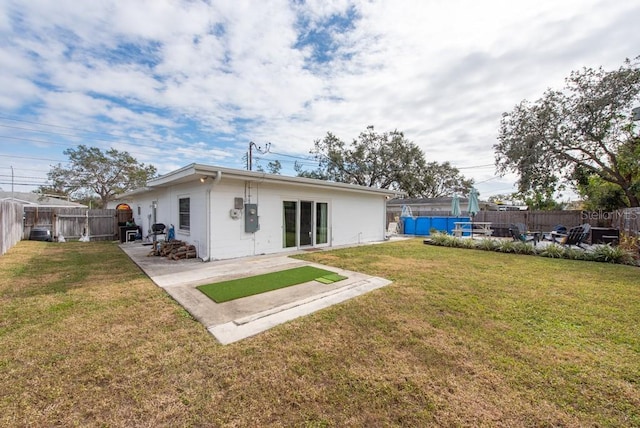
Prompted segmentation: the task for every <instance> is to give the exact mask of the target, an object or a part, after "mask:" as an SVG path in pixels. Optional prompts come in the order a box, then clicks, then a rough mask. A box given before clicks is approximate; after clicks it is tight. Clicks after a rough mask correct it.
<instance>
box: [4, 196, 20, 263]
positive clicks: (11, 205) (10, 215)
mask: <svg viewBox="0 0 640 428" xmlns="http://www.w3.org/2000/svg"><path fill="white" fill-rule="evenodd" d="M0 234H1V236H0V255H1V254H4V253H6V252H7V251H8V250H9V248H11V247H13V246H14V245H16V243H17V242H18V241H20V239H21V238H22V204H19V203H17V202H13V201H0Z"/></svg>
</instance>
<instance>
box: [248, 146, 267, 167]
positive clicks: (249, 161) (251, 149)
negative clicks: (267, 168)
mask: <svg viewBox="0 0 640 428" xmlns="http://www.w3.org/2000/svg"><path fill="white" fill-rule="evenodd" d="M254 147H255V148H256V150H257V151H258V152H260V153H262V154H263V155H266V154H267V153H269V149H270V148H271V143H267V144H266V145H265V149H264V150H263V149H262V147H261V146H258V145H257V144H256V143H254V142H253V141H250V142H249V153H248V155H247V170H248V171H252V170H253V148H254Z"/></svg>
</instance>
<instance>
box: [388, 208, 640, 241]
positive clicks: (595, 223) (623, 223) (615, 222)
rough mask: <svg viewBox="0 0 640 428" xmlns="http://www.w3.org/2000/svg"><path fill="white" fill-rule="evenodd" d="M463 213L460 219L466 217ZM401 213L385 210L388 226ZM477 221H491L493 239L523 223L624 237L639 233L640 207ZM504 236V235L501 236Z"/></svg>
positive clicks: (510, 214) (511, 214) (484, 215)
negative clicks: (604, 230)
mask: <svg viewBox="0 0 640 428" xmlns="http://www.w3.org/2000/svg"><path fill="white" fill-rule="evenodd" d="M450 215H451V213H450V212H448V211H425V210H413V216H414V217H446V216H450ZM468 216H469V215H468V213H466V212H462V214H461V217H468ZM399 217H400V211H398V210H396V209H395V207H394V208H393V209H387V224H389V222H392V221H396V218H399ZM474 220H475V221H478V222H491V227H492V229H494V230H495V231H499V232H500V233H494V236H509V235H508V228H509V225H510V224H515V223H524V224H525V225H526V226H527V228H528V229H529V230H539V231H543V232H545V231H551V230H553V228H554V227H555V226H556V225H563V226H565V227H567V228H571V227H573V226H578V225H580V224H583V223H589V224H590V225H591V226H592V227H605V228H608V227H610V228H614V229H618V230H620V232H624V233H625V234H627V235H632V236H638V235H639V234H640V208H626V209H622V210H618V211H613V212H606V211H582V210H572V211H480V212H479V213H478V214H477V215H476V216H475V218H474ZM504 233H506V234H504Z"/></svg>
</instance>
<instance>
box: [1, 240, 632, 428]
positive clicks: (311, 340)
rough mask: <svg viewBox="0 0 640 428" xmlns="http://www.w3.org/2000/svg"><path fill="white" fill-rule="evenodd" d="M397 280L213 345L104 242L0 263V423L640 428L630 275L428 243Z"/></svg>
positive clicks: (359, 253) (376, 257)
mask: <svg viewBox="0 0 640 428" xmlns="http://www.w3.org/2000/svg"><path fill="white" fill-rule="evenodd" d="M300 258H304V259H307V260H313V261H317V262H320V263H324V264H326V265H328V266H335V267H339V268H344V269H348V270H354V271H361V272H365V273H369V274H372V275H376V276H382V277H385V278H388V279H391V280H393V281H394V284H392V285H391V286H388V287H384V288H382V289H379V290H376V291H373V292H371V293H368V294H366V295H363V296H360V297H358V298H355V299H352V300H350V301H347V302H344V303H342V304H340V305H337V306H333V307H331V308H328V309H325V310H322V311H320V312H317V313H315V314H312V315H310V316H307V317H304V318H300V319H297V320H295V321H292V322H289V323H287V324H284V325H281V326H277V327H275V328H274V329H272V330H269V331H267V332H265V333H262V334H260V335H258V336H255V337H252V338H249V339H247V340H244V341H241V342H237V343H234V344H231V345H227V346H221V345H219V344H217V343H216V341H215V339H214V338H213V337H212V336H211V335H210V334H209V333H208V332H207V331H206V330H205V328H204V327H203V326H202V325H201V324H199V323H198V322H196V321H195V320H193V319H192V318H191V317H190V316H189V315H188V314H187V313H186V312H185V311H184V310H183V309H182V308H181V307H180V306H179V305H177V304H176V303H175V302H174V301H173V300H172V299H171V298H170V297H168V295H167V294H166V293H164V291H163V290H162V289H160V288H158V287H156V286H155V285H153V284H152V283H151V281H150V280H149V279H147V278H146V277H145V276H144V275H143V274H142V273H141V272H140V270H139V269H138V268H137V267H136V266H135V265H134V264H133V263H132V262H130V261H129V259H128V258H127V257H126V255H125V254H124V253H123V252H121V251H120V249H119V248H118V247H117V246H116V245H115V244H113V243H77V242H69V243H64V244H56V243H43V242H31V241H23V242H20V243H19V244H18V245H17V246H16V247H14V248H12V249H11V250H10V251H9V252H8V253H7V254H5V255H4V256H1V257H0V379H1V387H0V426H12V427H13V426H110V427H119V426H122V427H130V426H140V427H152V426H153V427H156V426H170V427H174V426H241V427H245V426H251V427H253V426H309V427H325V426H329V427H343V426H416V427H422V426H446V427H449V426H509V427H513V426H528V427H529V426H565V427H584V426H599V427H607V426H611V427H620V426H640V333H639V326H640V270H639V269H638V268H637V267H630V266H623V265H613V264H605V263H595V262H580V261H572V260H558V259H547V258H542V257H532V256H521V255H512V254H502V253H494V252H487V251H478V250H466V249H457V248H443V247H435V246H427V245H423V244H422V241H421V240H420V239H415V240H410V241H403V242H393V243H385V244H382V245H372V246H363V247H357V248H352V249H343V250H336V251H328V252H315V253H308V254H304V255H302V256H300Z"/></svg>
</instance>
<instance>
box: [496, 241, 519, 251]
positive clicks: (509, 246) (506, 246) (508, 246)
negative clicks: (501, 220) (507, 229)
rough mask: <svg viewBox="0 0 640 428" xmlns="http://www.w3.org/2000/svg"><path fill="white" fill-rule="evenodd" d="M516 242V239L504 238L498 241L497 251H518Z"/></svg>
mask: <svg viewBox="0 0 640 428" xmlns="http://www.w3.org/2000/svg"><path fill="white" fill-rule="evenodd" d="M516 244H517V242H515V241H507V240H502V241H500V242H499V243H498V246H497V247H496V251H498V252H500V253H516V251H517V250H516Z"/></svg>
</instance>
